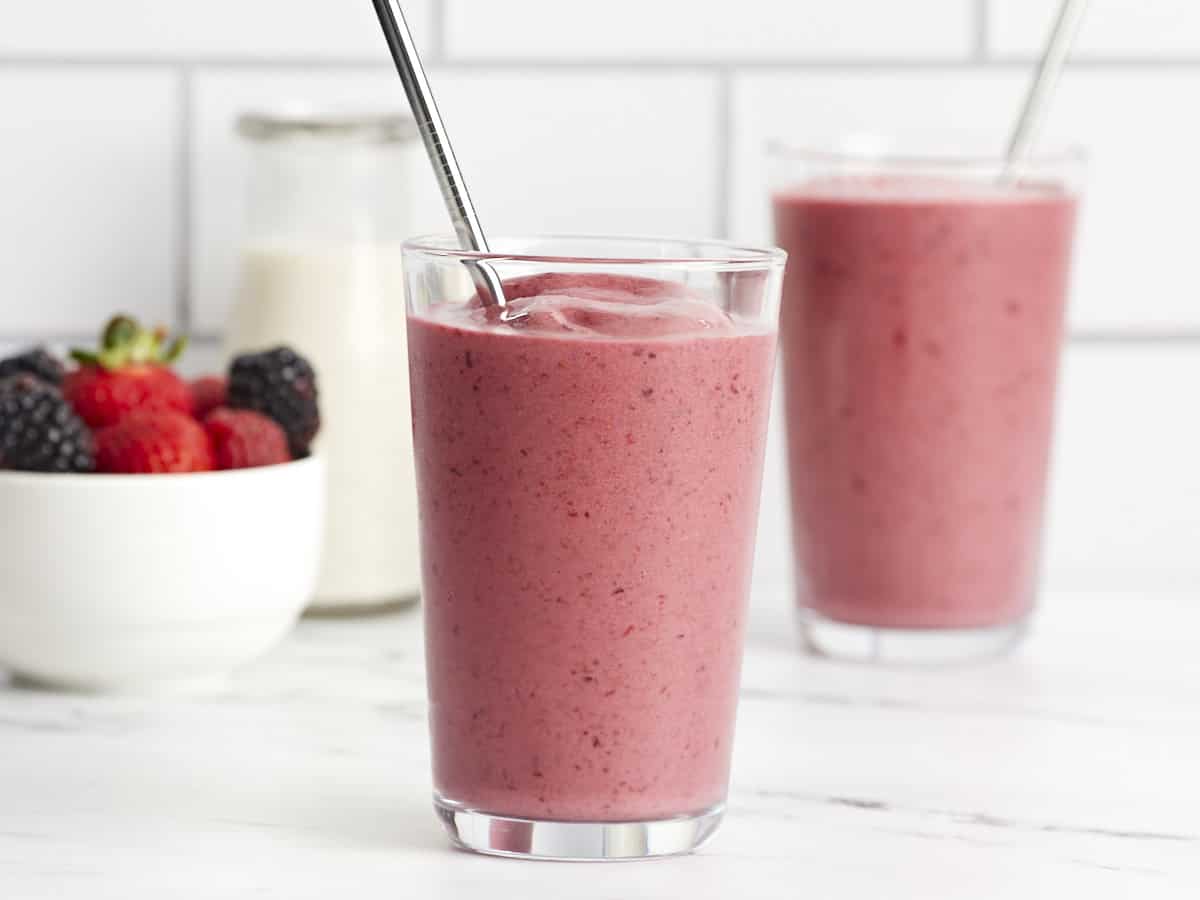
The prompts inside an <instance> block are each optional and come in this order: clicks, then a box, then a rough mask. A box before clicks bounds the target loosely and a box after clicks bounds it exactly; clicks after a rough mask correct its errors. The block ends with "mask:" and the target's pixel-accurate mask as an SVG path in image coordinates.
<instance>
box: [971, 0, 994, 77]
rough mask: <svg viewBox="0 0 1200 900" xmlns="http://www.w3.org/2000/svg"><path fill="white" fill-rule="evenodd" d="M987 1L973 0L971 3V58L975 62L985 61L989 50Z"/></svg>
mask: <svg viewBox="0 0 1200 900" xmlns="http://www.w3.org/2000/svg"><path fill="white" fill-rule="evenodd" d="M988 2H989V0H975V2H974V4H973V21H972V22H971V42H972V46H971V59H972V60H973V61H974V62H977V63H978V62H983V61H985V60H986V59H987V58H988V54H989V52H990V50H991V47H990V46H989V43H990V36H989V34H988V27H989V26H988V12H989V10H988Z"/></svg>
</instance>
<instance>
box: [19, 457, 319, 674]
mask: <svg viewBox="0 0 1200 900" xmlns="http://www.w3.org/2000/svg"><path fill="white" fill-rule="evenodd" d="M324 500H325V479H324V467H323V464H322V462H321V460H320V459H318V458H315V457H314V458H310V459H306V460H301V461H299V462H292V463H285V464H283V465H277V466H266V467H263V468H258V469H241V470H237V471H231V472H204V473H198V474H193V475H44V474H38V473H23V472H0V668H8V669H9V670H11V671H12V672H13V673H14V674H15V675H16V676H18V677H19V678H21V679H23V680H27V681H31V682H36V683H40V684H45V685H51V686H55V687H65V688H72V689H80V690H99V691H130V690H132V691H145V690H158V689H163V688H168V689H169V688H177V687H185V686H191V685H198V684H200V683H204V682H209V681H213V680H219V679H220V678H221V677H222V676H224V675H226V674H228V672H229V671H230V670H232V669H233V668H235V667H236V666H238V665H241V664H242V663H245V662H248V661H249V660H252V659H254V658H255V657H257V656H259V655H261V654H262V653H264V652H265V651H266V650H268V649H269V648H270V647H271V646H273V645H274V644H275V643H277V642H278V641H279V640H280V638H282V637H283V636H284V635H285V634H286V633H287V632H288V630H289V629H290V628H291V627H292V625H293V624H294V623H295V621H296V619H297V617H298V616H299V615H300V612H301V610H303V608H304V606H305V605H306V604H307V603H308V601H309V599H310V598H311V597H312V594H313V590H314V588H315V586H316V579H317V568H318V564H319V562H320V551H321V536H322V535H321V529H322V522H323V519H324Z"/></svg>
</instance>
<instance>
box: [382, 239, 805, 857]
mask: <svg viewBox="0 0 1200 900" xmlns="http://www.w3.org/2000/svg"><path fill="white" fill-rule="evenodd" d="M493 249H494V253H493V254H492V255H487V254H482V255H481V254H474V253H467V252H464V251H461V250H459V249H457V247H456V242H455V241H454V240H453V239H452V238H427V239H417V240H414V241H411V242H409V243H408V244H406V245H405V249H404V253H405V258H404V265H405V271H406V277H407V290H408V302H409V308H408V309H409V313H408V315H409V317H408V340H409V362H410V367H411V378H412V408H413V428H414V446H415V450H416V463H417V484H418V496H419V501H420V524H421V548H422V562H423V573H422V574H423V584H424V592H423V597H424V598H425V639H426V651H427V667H428V683H429V703H430V711H429V715H430V728H431V733H432V743H433V775H434V787H435V791H436V796H435V805H436V808H437V811H438V813H439V815H440V817H441V818H442V820H443V822H444V823H445V825H446V827H447V829H448V831H449V833H450V835H451V837H452V839H453V840H454V841H455V842H456V843H457V844H458V845H460V846H462V847H466V848H468V849H472V850H477V851H481V852H485V853H494V854H500V855H508V856H524V857H544V858H559V859H567V858H572V859H605V858H628V857H647V856H660V855H667V854H675V853H685V852H688V851H690V850H693V849H695V848H696V847H697V846H699V845H700V844H701V843H702V842H703V841H704V840H705V839H707V838H708V837H709V836H710V835H711V834H712V833H713V831H714V830H715V828H716V827H717V824H718V822H719V821H720V818H721V814H722V810H723V807H724V803H725V796H726V790H727V784H728V778H729V763H730V750H731V744H732V736H733V726H734V711H735V708H736V701H737V689H738V673H739V667H740V664H741V657H742V636H743V629H744V625H745V620H746V603H747V592H748V588H749V582H750V570H751V561H752V557H753V548H754V531H755V523H756V517H757V512H758V502H759V488H760V478H761V473H762V461H763V449H764V441H765V433H766V425H767V411H768V408H769V405H770V395H771V377H772V371H773V368H774V358H775V343H776V315H777V310H778V300H779V294H780V289H781V286H782V278H783V266H784V254H783V253H782V252H781V251H778V250H753V249H745V248H741V247H735V246H731V245H727V244H722V243H714V242H703V241H696V242H692V241H669V240H653V239H646V240H641V239H629V238H562V239H551V238H547V239H534V240H502V241H497V242H496V243H495V244H494V245H493ZM477 261H484V262H485V263H486V264H487V265H490V266H491V267H492V268H493V269H494V271H495V272H496V274H498V275H499V276H500V278H502V279H503V284H504V294H505V296H506V298H507V308H506V310H505V312H504V314H503V315H500V314H498V311H497V310H496V308H495V307H494V306H484V305H482V304H481V302H480V300H479V298H478V297H477V296H476V292H475V288H474V286H473V283H472V278H471V273H470V268H469V266H470V264H471V263H473V262H477Z"/></svg>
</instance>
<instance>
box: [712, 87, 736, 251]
mask: <svg viewBox="0 0 1200 900" xmlns="http://www.w3.org/2000/svg"><path fill="white" fill-rule="evenodd" d="M716 101H717V122H716V125H717V135H716V138H717V153H716V157H717V158H716V163H717V171H716V173H715V174H716V184H715V187H716V223H715V225H716V229H717V232H716V233H717V237H719V238H721V239H722V240H729V238H730V228H731V225H732V216H731V215H730V212H731V211H730V208H729V207H730V203H731V202H732V199H733V184H732V179H733V173H732V168H733V70H732V69H731V68H728V67H727V68H725V69H723V70H722V71H721V73H720V74H719V75H718V76H717V97H716Z"/></svg>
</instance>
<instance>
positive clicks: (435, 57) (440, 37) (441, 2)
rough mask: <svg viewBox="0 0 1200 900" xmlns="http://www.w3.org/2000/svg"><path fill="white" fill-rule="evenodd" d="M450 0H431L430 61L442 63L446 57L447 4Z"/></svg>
mask: <svg viewBox="0 0 1200 900" xmlns="http://www.w3.org/2000/svg"><path fill="white" fill-rule="evenodd" d="M449 2H450V0H431V3H430V9H429V16H430V31H432V33H433V34H432V36H431V37H430V40H429V61H430V62H431V63H440V62H441V61H442V60H444V59H445V58H446V4H447V3H449Z"/></svg>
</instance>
